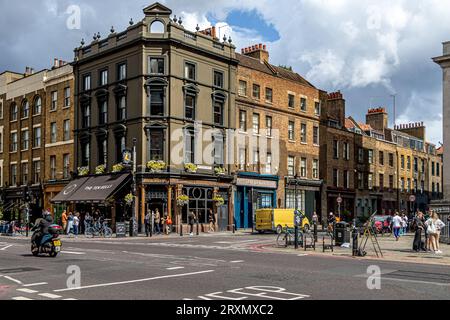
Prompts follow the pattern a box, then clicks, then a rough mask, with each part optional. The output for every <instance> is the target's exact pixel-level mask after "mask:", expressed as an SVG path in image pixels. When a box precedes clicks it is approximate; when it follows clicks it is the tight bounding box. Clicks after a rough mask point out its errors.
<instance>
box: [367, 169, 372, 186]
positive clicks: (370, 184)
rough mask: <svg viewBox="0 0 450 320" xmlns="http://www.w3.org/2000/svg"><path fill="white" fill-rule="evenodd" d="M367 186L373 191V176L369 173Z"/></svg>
mask: <svg viewBox="0 0 450 320" xmlns="http://www.w3.org/2000/svg"><path fill="white" fill-rule="evenodd" d="M367 186H368V188H369V190H372V189H373V174H372V173H369V174H368V175H367Z"/></svg>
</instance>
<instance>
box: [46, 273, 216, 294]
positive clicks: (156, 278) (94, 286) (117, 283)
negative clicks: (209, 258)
mask: <svg viewBox="0 0 450 320" xmlns="http://www.w3.org/2000/svg"><path fill="white" fill-rule="evenodd" d="M211 272H214V270H206V271H199V272H192V273H182V274H174V275H167V276H160V277H153V278H146V279H138V280H129V281H121V282H111V283H103V284H94V285H91V286H84V287H78V288H67V289H59V290H53V292H64V291H73V290H83V289H91V288H101V287H111V286H116V285H122V284H130V283H138V282H147V281H153V280H160V279H170V278H181V277H188V276H195V275H199V274H205V273H211Z"/></svg>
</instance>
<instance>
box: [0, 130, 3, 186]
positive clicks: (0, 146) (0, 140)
mask: <svg viewBox="0 0 450 320" xmlns="http://www.w3.org/2000/svg"><path fill="white" fill-rule="evenodd" d="M2 152H3V130H0V153H2ZM0 171H1V169H0ZM0 181H1V180H0Z"/></svg>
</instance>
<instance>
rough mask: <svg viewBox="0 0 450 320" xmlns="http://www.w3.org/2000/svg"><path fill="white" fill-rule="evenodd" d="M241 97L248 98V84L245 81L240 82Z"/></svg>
mask: <svg viewBox="0 0 450 320" xmlns="http://www.w3.org/2000/svg"><path fill="white" fill-rule="evenodd" d="M239 95H240V96H244V97H246V96H247V82H246V81H243V80H239Z"/></svg>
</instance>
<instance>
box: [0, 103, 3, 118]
mask: <svg viewBox="0 0 450 320" xmlns="http://www.w3.org/2000/svg"><path fill="white" fill-rule="evenodd" d="M0 119H3V102H1V101H0Z"/></svg>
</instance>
